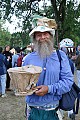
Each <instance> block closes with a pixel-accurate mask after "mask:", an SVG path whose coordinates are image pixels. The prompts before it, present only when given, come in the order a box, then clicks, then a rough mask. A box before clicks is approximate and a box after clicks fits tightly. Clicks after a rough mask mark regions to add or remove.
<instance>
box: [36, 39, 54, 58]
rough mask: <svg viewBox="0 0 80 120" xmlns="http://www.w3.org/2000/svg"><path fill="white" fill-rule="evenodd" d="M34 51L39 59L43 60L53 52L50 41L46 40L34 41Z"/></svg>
mask: <svg viewBox="0 0 80 120" xmlns="http://www.w3.org/2000/svg"><path fill="white" fill-rule="evenodd" d="M34 49H35V51H36V52H38V54H39V55H40V57H41V58H45V57H47V56H50V55H51V53H52V52H53V42H52V41H51V40H46V41H45V42H40V41H38V42H37V41H36V42H35V45H34Z"/></svg>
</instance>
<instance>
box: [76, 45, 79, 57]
mask: <svg viewBox="0 0 80 120" xmlns="http://www.w3.org/2000/svg"><path fill="white" fill-rule="evenodd" d="M79 54H80V45H78V47H77V50H76V55H79Z"/></svg>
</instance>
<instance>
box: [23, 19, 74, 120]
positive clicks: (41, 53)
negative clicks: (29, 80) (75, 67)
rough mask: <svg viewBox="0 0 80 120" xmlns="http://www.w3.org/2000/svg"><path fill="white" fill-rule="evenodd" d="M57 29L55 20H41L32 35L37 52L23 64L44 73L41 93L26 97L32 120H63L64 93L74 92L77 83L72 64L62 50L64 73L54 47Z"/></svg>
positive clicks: (30, 54)
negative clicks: (74, 85)
mask: <svg viewBox="0 0 80 120" xmlns="http://www.w3.org/2000/svg"><path fill="white" fill-rule="evenodd" d="M47 21H48V22H47ZM56 26H57V25H56V22H55V20H52V19H48V18H43V17H42V18H41V19H38V18H37V20H36V26H35V27H34V28H33V30H32V31H31V32H30V34H29V35H30V37H31V38H32V39H33V43H34V51H33V52H31V53H29V54H28V55H26V58H25V59H24V61H23V64H22V65H23V66H26V65H30V64H31V65H35V66H40V67H42V72H41V74H40V76H39V79H38V82H37V84H36V88H37V90H36V91H35V93H33V94H32V95H27V96H26V103H27V117H28V118H27V119H28V120H45V119H46V120H59V119H60V118H59V117H60V115H59V114H58V111H59V110H57V108H58V106H59V100H60V99H61V97H62V94H64V93H66V92H68V91H70V89H71V86H72V84H73V75H72V72H71V69H70V65H69V61H68V59H67V56H66V55H65V53H64V52H63V51H61V50H60V51H59V52H60V54H61V58H62V62H61V64H62V69H61V70H60V62H59V59H58V55H57V52H56V50H55V48H54V35H55V28H56ZM59 75H61V76H59Z"/></svg>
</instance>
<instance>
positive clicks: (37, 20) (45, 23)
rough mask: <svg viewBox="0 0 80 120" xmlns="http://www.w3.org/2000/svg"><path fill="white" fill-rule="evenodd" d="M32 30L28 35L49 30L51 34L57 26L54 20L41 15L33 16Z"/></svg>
mask: <svg viewBox="0 0 80 120" xmlns="http://www.w3.org/2000/svg"><path fill="white" fill-rule="evenodd" d="M32 25H33V30H32V31H31V32H30V33H29V36H31V37H33V35H34V33H35V32H46V31H48V32H50V33H51V34H52V35H53V36H54V34H55V29H56V28H57V24H56V21H55V20H54V19H49V18H47V17H42V16H38V15H36V16H34V17H33V20H32Z"/></svg>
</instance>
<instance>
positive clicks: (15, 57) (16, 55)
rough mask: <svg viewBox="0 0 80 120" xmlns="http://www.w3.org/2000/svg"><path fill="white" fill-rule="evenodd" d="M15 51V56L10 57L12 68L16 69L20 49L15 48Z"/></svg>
mask: <svg viewBox="0 0 80 120" xmlns="http://www.w3.org/2000/svg"><path fill="white" fill-rule="evenodd" d="M15 51H16V52H15V54H14V55H13V56H12V67H17V60H18V58H19V55H20V47H16V48H15Z"/></svg>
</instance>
